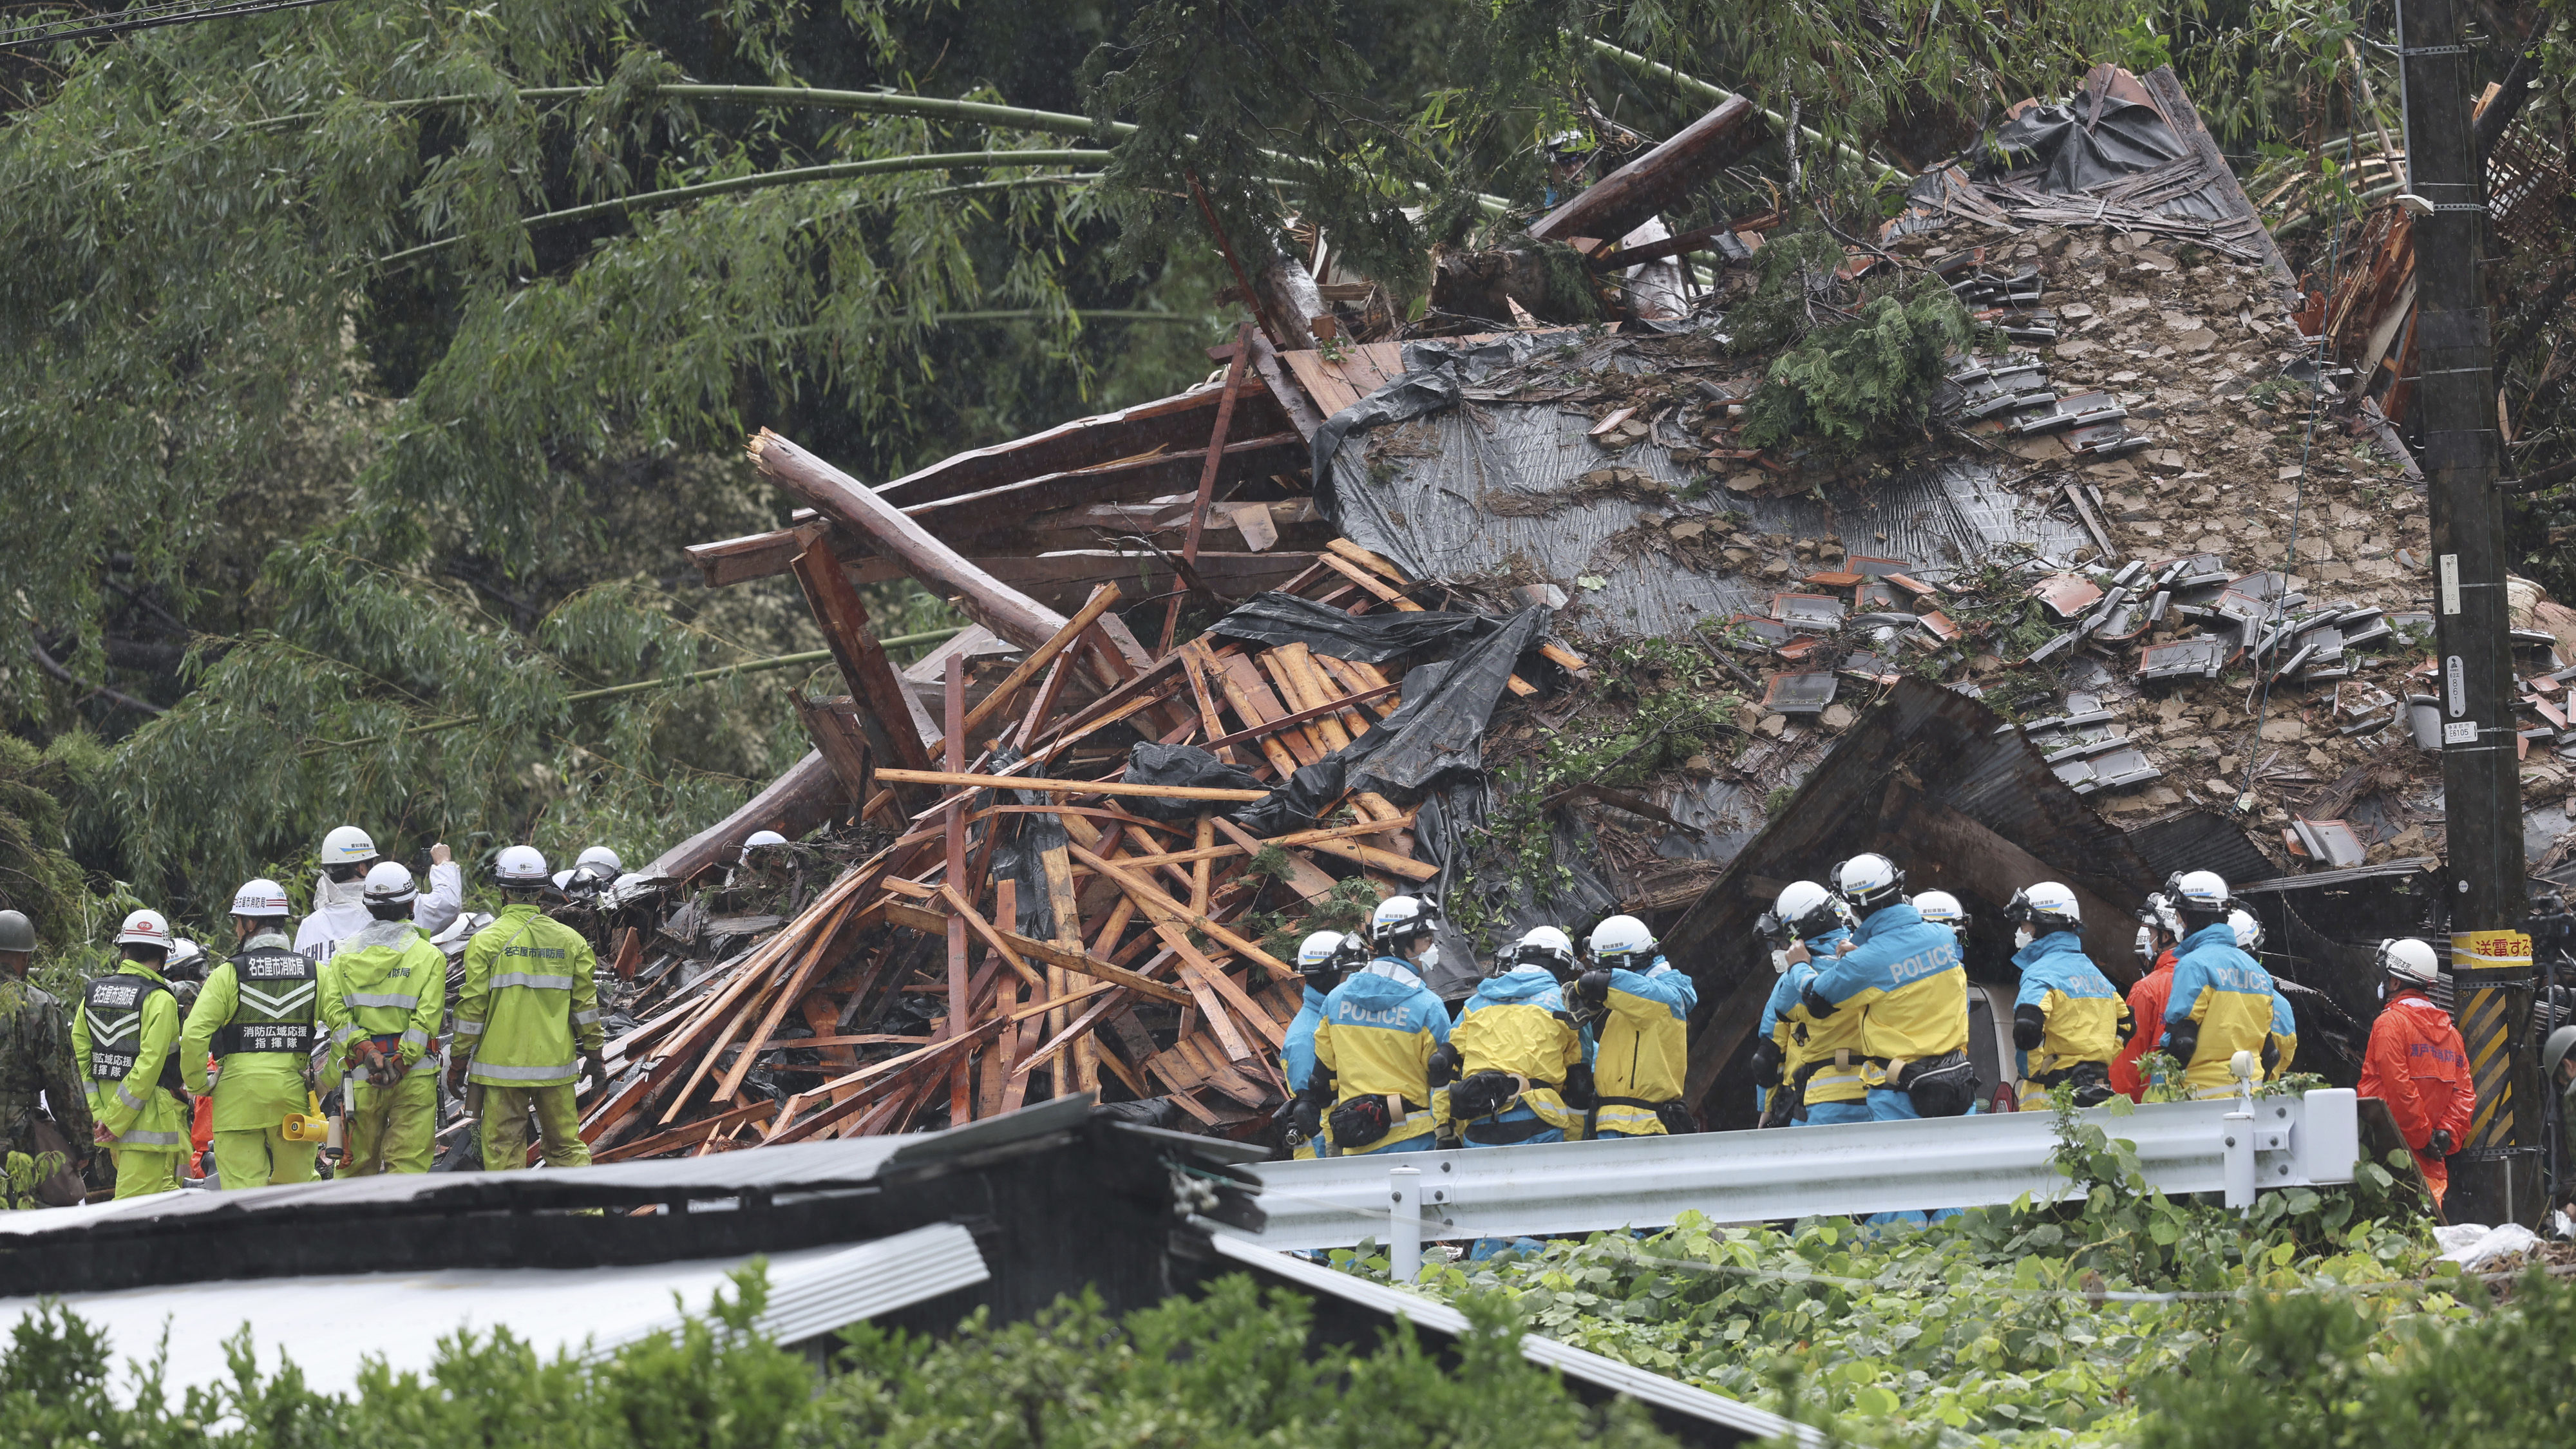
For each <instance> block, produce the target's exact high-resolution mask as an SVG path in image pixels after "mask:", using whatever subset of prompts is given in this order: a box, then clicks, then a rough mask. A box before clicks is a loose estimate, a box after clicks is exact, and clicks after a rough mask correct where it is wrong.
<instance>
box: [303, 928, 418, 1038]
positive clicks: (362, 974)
mask: <svg viewBox="0 0 2576 1449" xmlns="http://www.w3.org/2000/svg"><path fill="white" fill-rule="evenodd" d="M320 995H321V1005H322V1026H323V1030H324V1031H325V1032H326V1033H327V1034H328V1040H329V1042H330V1046H331V1058H332V1060H334V1061H336V1062H339V1063H341V1064H342V1065H344V1066H346V1065H349V1064H353V1063H355V1062H356V1061H357V1056H358V1053H357V1047H358V1042H359V1040H360V1039H361V1038H365V1037H379V1036H390V1037H393V1038H395V1039H396V1041H397V1045H398V1048H399V1051H400V1054H401V1056H402V1060H403V1065H404V1066H406V1067H410V1068H413V1069H415V1070H416V1069H418V1068H419V1066H420V1063H421V1059H422V1057H423V1055H424V1054H426V1053H427V1052H428V1050H429V1045H430V1042H431V1040H432V1039H433V1038H434V1037H436V1036H437V1035H438V1024H439V1020H440V1018H441V1017H443V1016H445V1015H446V1013H447V953H446V952H444V951H441V950H439V949H438V948H437V947H436V946H433V945H431V944H430V942H429V938H428V937H427V936H424V935H422V934H421V933H420V928H419V927H418V926H415V925H413V924H412V923H411V922H409V921H376V922H373V923H371V924H370V925H369V926H368V927H367V928H366V929H365V930H363V931H360V932H358V933H357V934H356V935H354V936H351V937H350V938H349V939H348V940H346V941H343V942H342V943H340V952H339V954H338V955H336V956H333V957H332V958H331V959H330V960H329V961H327V962H325V963H324V964H323V967H322V989H321V993H320Z"/></svg>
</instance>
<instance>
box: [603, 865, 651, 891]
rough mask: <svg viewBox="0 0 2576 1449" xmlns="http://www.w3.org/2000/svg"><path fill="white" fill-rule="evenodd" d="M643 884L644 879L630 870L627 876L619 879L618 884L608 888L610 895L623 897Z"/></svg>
mask: <svg viewBox="0 0 2576 1449" xmlns="http://www.w3.org/2000/svg"><path fill="white" fill-rule="evenodd" d="M643 883H644V877H642V876H640V875H638V874H636V873H635V872H634V871H631V870H630V871H628V872H627V873H626V874H624V875H621V876H619V877H618V878H617V883H616V884H614V885H612V886H610V887H609V888H608V893H609V894H610V895H613V896H623V895H625V894H626V893H627V892H628V891H629V890H632V889H634V888H635V887H636V886H639V885H642V884H643Z"/></svg>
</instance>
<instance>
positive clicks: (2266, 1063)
mask: <svg viewBox="0 0 2576 1449" xmlns="http://www.w3.org/2000/svg"><path fill="white" fill-rule="evenodd" d="M2280 1065H2281V1044H2280V1043H2279V1042H2277V1041H2274V1040H2273V1039H2272V1038H2270V1037H2268V1036H2267V1037H2265V1038H2263V1075H2265V1076H2267V1077H2268V1076H2270V1075H2272V1073H2273V1072H2275V1071H2277V1070H2279V1068H2280Z"/></svg>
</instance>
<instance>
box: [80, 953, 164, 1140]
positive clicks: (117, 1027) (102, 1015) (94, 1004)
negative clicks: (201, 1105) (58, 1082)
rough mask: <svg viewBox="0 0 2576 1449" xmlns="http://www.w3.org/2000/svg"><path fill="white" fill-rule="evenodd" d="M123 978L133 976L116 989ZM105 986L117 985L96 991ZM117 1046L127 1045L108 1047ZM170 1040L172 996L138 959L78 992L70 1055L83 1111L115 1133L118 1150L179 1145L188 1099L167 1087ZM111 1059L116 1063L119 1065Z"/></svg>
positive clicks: (157, 973) (160, 980)
mask: <svg viewBox="0 0 2576 1449" xmlns="http://www.w3.org/2000/svg"><path fill="white" fill-rule="evenodd" d="M128 978H139V979H137V980H135V981H134V984H133V985H132V986H124V983H125V982H126V981H127V979H128ZM112 987H123V988H124V989H122V990H110V989H103V988H112ZM129 1011H130V1012H131V1013H132V1017H133V1019H132V1021H131V1022H129V1021H127V1019H126V1016H127V1013H128V1012H129ZM93 1043H95V1044H96V1046H97V1048H98V1050H97V1051H96V1052H93V1050H92V1046H93ZM119 1045H130V1046H131V1047H132V1050H131V1051H130V1052H126V1051H111V1050H110V1049H111V1048H113V1047H116V1046H119ZM178 1045H179V999H178V998H177V997H175V996H172V995H171V994H170V983H169V982H167V981H165V980H163V979H162V978H161V973H160V972H158V971H155V970H153V969H152V968H151V967H149V966H146V965H144V964H143V963H142V962H140V961H127V962H124V963H122V964H120V965H119V966H118V967H117V968H116V971H115V972H114V974H112V975H109V976H104V977H101V978H99V979H98V980H96V981H93V982H91V983H90V986H89V989H88V990H86V991H84V992H83V993H82V999H81V1009H80V1010H79V1011H78V1012H75V1013H74V1014H73V1016H72V1054H73V1056H74V1057H75V1058H77V1059H78V1061H79V1063H80V1071H81V1077H82V1078H83V1080H84V1081H85V1082H86V1083H87V1086H88V1089H89V1107H90V1115H91V1116H92V1117H93V1118H94V1119H95V1120H96V1121H98V1122H99V1123H100V1124H101V1125H102V1126H104V1127H106V1128H107V1130H108V1132H109V1133H110V1134H111V1135H113V1136H114V1137H115V1139H116V1145H117V1147H118V1148H120V1149H122V1150H125V1151H131V1152H184V1151H186V1150H187V1147H188V1099H187V1098H186V1097H184V1096H182V1095H180V1093H179V1092H177V1091H176V1090H174V1089H173V1086H172V1085H171V1084H174V1083H176V1082H177V1080H178V1072H177V1070H176V1068H175V1065H174V1063H173V1062H172V1060H171V1056H172V1053H173V1051H174V1050H175V1049H176V1048H177V1047H178ZM117 1059H122V1061H123V1065H122V1067H121V1069H120V1068H119V1066H118V1065H117ZM102 1073H104V1074H105V1075H101V1074H102Z"/></svg>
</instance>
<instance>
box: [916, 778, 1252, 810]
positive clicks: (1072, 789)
mask: <svg viewBox="0 0 2576 1449" xmlns="http://www.w3.org/2000/svg"><path fill="white" fill-rule="evenodd" d="M877 778H878V779H879V780H882V781H884V782H885V783H887V784H889V785H943V786H946V787H947V788H949V789H952V790H1034V791H1040V792H1043V793H1046V794H1051V795H1142V796H1147V797H1159V798H1162V799H1167V800H1217V801H1230V802H1232V803H1235V804H1245V803H1248V802H1250V801H1254V800H1266V799H1268V798H1270V792H1269V791H1267V790H1213V789H1206V788H1202V787H1199V786H1195V785H1189V786H1183V785H1148V784H1145V783H1143V782H1141V781H1130V780H1050V779H1048V778H1046V777H1045V776H1043V775H974V774H968V773H966V772H965V771H962V770H879V771H877Z"/></svg>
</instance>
